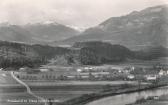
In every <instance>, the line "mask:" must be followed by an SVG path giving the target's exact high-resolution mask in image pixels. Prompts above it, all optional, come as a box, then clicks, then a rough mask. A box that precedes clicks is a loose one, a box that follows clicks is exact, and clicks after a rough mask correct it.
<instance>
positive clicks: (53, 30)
mask: <svg viewBox="0 0 168 105" xmlns="http://www.w3.org/2000/svg"><path fill="white" fill-rule="evenodd" d="M78 33H79V32H78V31H77V30H75V29H73V28H70V27H67V26H65V25H62V24H58V23H35V24H26V25H11V24H8V23H2V24H0V39H1V40H3V41H11V42H22V43H28V44H46V43H47V42H52V41H58V40H63V39H66V38H69V37H72V36H75V35H77V34H78Z"/></svg>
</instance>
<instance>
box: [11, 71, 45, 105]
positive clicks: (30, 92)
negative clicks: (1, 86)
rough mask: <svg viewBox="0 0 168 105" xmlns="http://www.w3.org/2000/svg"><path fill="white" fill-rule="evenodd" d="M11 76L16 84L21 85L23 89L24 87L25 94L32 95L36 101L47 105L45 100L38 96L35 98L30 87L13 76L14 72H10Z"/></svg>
mask: <svg viewBox="0 0 168 105" xmlns="http://www.w3.org/2000/svg"><path fill="white" fill-rule="evenodd" d="M11 76H12V77H13V79H15V80H16V81H17V82H18V83H20V84H21V85H23V86H24V87H26V90H27V93H28V94H30V95H32V96H33V97H35V98H37V99H38V100H41V101H42V102H44V103H45V104H44V105H48V102H46V99H45V98H43V97H40V96H37V95H36V94H34V93H33V92H32V91H31V89H30V87H29V86H28V85H27V84H26V83H24V82H23V81H21V80H20V79H19V78H17V77H16V76H15V75H14V72H13V71H12V72H11Z"/></svg>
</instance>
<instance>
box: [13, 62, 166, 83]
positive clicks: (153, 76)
mask: <svg viewBox="0 0 168 105" xmlns="http://www.w3.org/2000/svg"><path fill="white" fill-rule="evenodd" d="M14 74H15V75H16V76H17V77H18V78H19V79H21V80H24V81H61V80H62V81H63V80H64V81H70V80H74V81H117V80H126V81H137V80H138V81H139V80H140V81H145V82H147V81H150V82H151V81H152V82H153V81H159V80H164V81H166V78H168V67H167V66H166V65H164V66H163V65H162V66H155V67H150V68H147V67H146V68H144V67H136V66H124V67H108V68H101V67H94V66H93V67H89V66H88V67H77V68H71V69H68V70H53V69H49V68H44V67H41V68H39V69H32V68H28V67H24V68H20V69H19V70H18V71H15V72H14Z"/></svg>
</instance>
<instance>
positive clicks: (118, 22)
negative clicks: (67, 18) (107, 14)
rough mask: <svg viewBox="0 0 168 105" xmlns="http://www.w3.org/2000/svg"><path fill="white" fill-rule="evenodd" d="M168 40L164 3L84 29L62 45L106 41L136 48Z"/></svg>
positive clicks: (167, 17) (165, 43)
mask: <svg viewBox="0 0 168 105" xmlns="http://www.w3.org/2000/svg"><path fill="white" fill-rule="evenodd" d="M167 39H168V6H167V5H161V6H156V7H150V8H147V9H144V10H142V11H134V12H132V13H130V14H128V15H125V16H121V17H112V18H109V19H108V20H106V21H104V22H102V23H100V24H99V25H98V26H96V27H93V28H89V29H87V30H85V31H84V32H83V33H81V35H79V36H74V37H71V38H69V39H66V40H63V41H61V42H59V44H73V43H74V42H79V41H88V40H89V41H91V40H103V41H107V42H110V43H112V44H121V45H125V46H126V47H128V48H131V49H137V48H143V47H146V46H160V45H161V46H165V47H167ZM57 44H58V42H57Z"/></svg>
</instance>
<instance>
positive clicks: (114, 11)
mask: <svg viewBox="0 0 168 105" xmlns="http://www.w3.org/2000/svg"><path fill="white" fill-rule="evenodd" d="M165 3H168V0H0V22H9V23H10V24H18V25H23V24H28V23H39V22H50V21H53V22H57V23H60V24H64V25H68V26H74V27H79V28H88V27H93V26H95V25H98V24H100V23H101V22H103V21H105V20H106V19H108V18H110V17H116V16H121V15H125V14H128V13H130V12H131V11H134V10H137V11H139V10H142V9H144V8H146V7H150V6H155V5H162V4H165Z"/></svg>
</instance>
